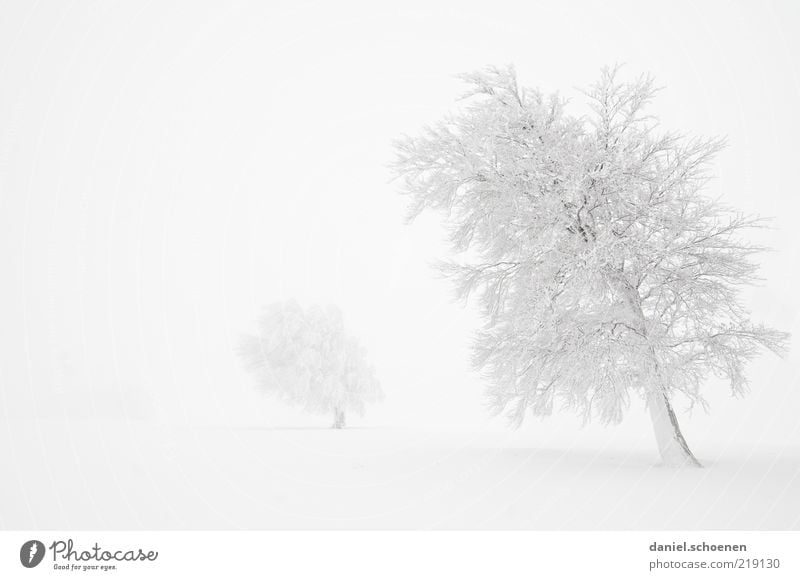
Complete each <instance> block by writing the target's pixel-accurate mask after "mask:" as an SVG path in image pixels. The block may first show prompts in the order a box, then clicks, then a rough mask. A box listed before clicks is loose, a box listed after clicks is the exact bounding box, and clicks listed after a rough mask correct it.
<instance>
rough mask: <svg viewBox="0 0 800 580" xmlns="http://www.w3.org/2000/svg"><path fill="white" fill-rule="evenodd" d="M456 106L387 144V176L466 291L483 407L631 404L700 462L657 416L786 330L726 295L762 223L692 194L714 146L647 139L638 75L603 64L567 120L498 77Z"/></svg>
mask: <svg viewBox="0 0 800 580" xmlns="http://www.w3.org/2000/svg"><path fill="white" fill-rule="evenodd" d="M464 79H465V80H466V81H467V83H468V84H469V86H470V90H469V92H468V93H467V95H466V96H465V99H466V104H465V107H464V108H463V109H461V110H460V111H459V112H458V113H456V114H453V115H450V116H448V117H446V118H445V119H444V120H443V121H441V122H440V123H438V124H436V125H435V126H431V127H427V128H425V129H424V131H422V133H421V134H420V135H419V136H411V137H405V138H403V139H400V140H399V141H398V142H397V144H396V148H397V158H396V161H395V163H394V169H395V171H396V174H397V176H398V177H400V178H402V183H403V184H404V193H405V194H407V195H408V196H409V197H410V199H411V211H410V218H411V219H413V217H415V216H416V215H418V214H419V213H420V212H422V211H424V210H426V209H433V210H441V212H442V213H443V214H444V219H445V222H446V224H447V226H448V232H449V237H450V241H451V242H452V245H453V250H454V255H455V259H454V260H452V261H450V262H446V263H444V264H443V265H442V269H443V271H444V273H445V274H446V275H447V276H448V277H449V278H451V279H452V280H453V282H454V283H455V285H456V288H457V290H458V294H459V295H460V296H461V297H463V298H466V297H468V296H470V295H471V294H473V293H475V294H477V296H478V298H479V302H480V305H481V306H482V312H483V315H484V317H485V327H484V328H483V329H482V330H481V331H480V332H479V333H478V336H477V339H476V344H475V352H474V358H475V364H476V365H477V366H478V367H479V368H480V369H482V370H483V371H485V373H486V375H487V377H488V380H489V381H490V384H489V387H488V396H489V399H490V403H491V405H492V406H493V408H494V409H495V410H496V411H497V412H498V413H501V412H505V413H507V414H508V416H509V417H510V418H511V419H512V420H513V421H514V422H516V423H517V424H519V423H521V422H522V421H523V419H524V417H525V415H526V413H527V412H529V411H531V412H532V413H533V414H535V415H547V414H550V413H551V411H552V409H553V407H554V405H556V404H559V405H562V406H565V407H568V408H572V409H575V410H577V411H578V412H579V413H580V414H582V415H583V417H584V419H586V420H588V419H589V418H590V417H592V416H598V417H599V418H600V419H601V420H602V421H603V422H606V423H610V422H618V421H620V420H621V418H622V416H623V412H624V411H625V409H626V408H627V407H628V406H629V405H630V401H631V398H633V397H641V398H642V399H643V400H644V401H645V403H646V406H647V408H648V409H649V413H650V417H651V418H652V422H653V425H654V430H655V435H656V440H657V444H658V448H659V451H660V454H661V457H662V460H663V461H664V462H665V463H667V464H687V463H688V464H692V465H699V462H698V461H697V459H696V458H695V457H694V455H693V454H692V452H691V451H690V449H689V446H688V445H687V443H686V441H685V439H684V437H683V435H682V434H681V431H680V428H679V426H678V421H677V418H676V415H675V412H674V411H673V401H674V399H675V397H676V395H678V394H681V395H684V396H685V397H686V398H688V401H690V402H691V404H695V403H700V404H702V405H704V406H705V403H704V400H703V397H702V395H701V388H702V386H703V383H704V381H705V380H706V378H707V377H708V376H709V375H711V374H714V375H717V376H721V377H725V378H726V379H727V380H728V381H729V383H730V388H731V390H732V391H733V393H735V394H739V393H742V392H743V391H744V390H745V389H746V379H745V374H744V367H745V363H746V362H747V361H748V360H749V359H751V358H752V357H753V356H754V355H756V354H757V352H758V351H759V350H760V349H761V348H762V347H764V348H767V349H769V350H772V351H775V352H781V351H782V349H783V348H784V346H785V343H786V341H787V339H788V337H787V335H786V334H784V333H781V332H778V331H776V330H773V329H770V328H767V327H765V326H763V325H760V324H756V323H754V322H752V321H751V320H750V319H749V318H748V313H747V312H746V310H745V308H743V305H742V302H741V300H740V296H739V291H740V289H741V288H742V286H743V285H746V284H749V283H752V282H754V281H755V280H756V270H757V266H756V264H755V263H754V261H753V257H754V255H755V254H757V253H758V252H759V251H761V250H762V248H760V247H758V246H757V245H754V244H752V243H749V242H748V241H747V240H746V238H745V236H743V235H742V234H744V233H745V232H746V230H748V229H750V228H758V227H761V226H763V225H764V222H763V221H762V220H761V219H759V218H757V217H750V216H746V215H742V214H740V213H737V212H735V211H733V210H731V209H729V208H728V207H726V206H725V205H724V204H722V203H721V202H720V201H719V200H716V199H712V198H711V197H710V196H708V195H707V194H706V193H705V192H704V186H705V185H706V183H707V180H708V169H709V164H710V163H711V161H712V159H713V158H714V156H715V154H717V152H719V151H720V149H721V147H722V145H723V144H722V142H721V141H720V140H717V139H702V138H694V137H687V136H684V135H680V134H676V133H662V132H660V131H659V130H658V128H657V123H656V121H655V120H654V119H653V118H652V117H650V116H648V114H647V113H646V111H645V109H646V106H647V105H648V103H649V102H650V101H651V99H652V98H653V96H654V94H655V92H656V91H655V89H654V86H653V82H652V80H651V79H650V78H647V77H642V78H640V79H638V80H636V81H634V82H621V81H619V80H618V74H617V71H616V70H609V69H607V70H604V71H603V72H602V74H601V76H600V79H599V81H598V82H597V83H596V84H595V85H594V86H592V87H591V88H590V89H588V90H587V91H586V92H585V95H586V97H587V100H588V103H589V105H590V109H589V110H590V111H591V113H589V114H588V115H586V116H581V117H576V116H572V115H570V114H568V113H567V112H566V111H565V101H564V100H562V99H561V98H560V97H559V96H557V95H551V96H545V95H543V94H542V93H541V92H539V91H537V90H533V89H528V88H522V87H520V86H518V84H517V79H516V75H515V73H514V71H513V69H510V68H509V69H494V68H492V69H487V70H485V71H482V72H479V73H476V74H470V75H465V76H464Z"/></svg>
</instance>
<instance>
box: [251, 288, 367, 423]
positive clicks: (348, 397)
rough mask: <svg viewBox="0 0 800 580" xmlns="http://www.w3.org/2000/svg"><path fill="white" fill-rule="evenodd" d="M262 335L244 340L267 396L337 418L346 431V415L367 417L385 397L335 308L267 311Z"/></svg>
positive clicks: (289, 306)
mask: <svg viewBox="0 0 800 580" xmlns="http://www.w3.org/2000/svg"><path fill="white" fill-rule="evenodd" d="M257 326H258V330H257V333H256V334H253V335H247V336H245V337H243V338H242V340H241V343H240V345H239V354H240V356H241V357H242V361H243V362H244V365H245V368H246V369H247V370H248V371H250V372H251V373H252V374H253V376H254V377H255V379H256V384H257V386H258V388H259V389H260V390H261V391H263V392H266V393H270V394H272V395H275V396H276V397H278V398H280V399H282V400H284V401H286V402H288V403H289V404H292V405H295V406H299V407H302V408H303V409H305V410H306V411H308V412H311V413H319V414H332V415H333V427H334V428H336V429H342V428H344V426H345V422H346V413H347V412H355V413H357V414H359V415H363V414H364V410H365V405H366V404H367V403H372V402H376V401H379V400H381V399H382V398H383V392H382V391H381V388H380V384H379V382H378V380H377V378H376V377H375V373H374V370H373V368H372V366H370V365H369V364H368V362H367V358H366V352H365V350H364V349H363V347H361V346H360V345H359V343H358V341H357V340H356V339H355V338H353V337H351V336H348V335H347V334H346V333H345V329H344V324H343V322H342V314H341V312H340V311H339V309H338V308H337V307H335V306H328V307H327V308H320V307H312V308H309V309H308V310H303V308H301V307H300V306H299V305H298V304H297V303H296V302H293V301H290V302H279V303H276V304H272V305H270V306H268V307H266V308H265V309H264V312H263V314H262V316H261V317H260V318H259V320H258V325H257Z"/></svg>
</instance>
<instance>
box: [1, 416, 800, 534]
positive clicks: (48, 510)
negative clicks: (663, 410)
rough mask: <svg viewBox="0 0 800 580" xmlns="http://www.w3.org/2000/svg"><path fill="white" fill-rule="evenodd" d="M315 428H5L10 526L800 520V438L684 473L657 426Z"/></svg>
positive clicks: (585, 525)
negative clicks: (616, 432) (656, 433)
mask: <svg viewBox="0 0 800 580" xmlns="http://www.w3.org/2000/svg"><path fill="white" fill-rule="evenodd" d="M314 425H316V424H313V423H312V426H310V427H302V426H296V427H289V426H287V427H275V426H273V427H259V426H250V427H244V426H239V427H188V426H184V427H180V428H178V427H174V426H170V425H163V424H162V425H157V424H150V423H118V422H110V421H107V422H73V423H70V424H66V423H59V422H36V423H14V424H6V425H3V427H6V428H5V429H3V431H5V434H4V435H3V436H2V437H0V462H2V465H3V466H4V469H3V477H2V478H0V527H2V528H5V529H19V528H38V529H43V528H44V529H54V528H58V529H64V528H67V529H129V528H132V529H137V528H150V529H165V528H166V529H197V528H213V529H226V528H247V529H269V528H279V529H297V528H299V529H318V528H319V529H351V528H359V529H364V528H370V529H371V528H388V529H429V528H446V529H454V528H455V529H480V528H489V529H518V528H521V529H759V530H766V529H798V528H800V462H799V461H798V457H800V450H798V449H797V448H794V447H783V448H781V447H764V448H758V449H757V450H756V451H747V452H743V451H742V449H740V448H737V449H736V450H733V449H731V448H730V446H725V445H718V446H714V445H706V446H704V447H701V448H700V452H699V453H698V455H699V456H700V459H701V460H703V461H704V462H705V464H706V467H705V468H704V469H699V470H698V469H684V470H675V469H670V468H662V467H657V466H655V465H654V464H655V463H656V453H655V447H654V444H653V442H652V441H651V434H650V433H643V436H642V438H641V440H640V441H639V443H638V444H635V445H633V446H631V445H630V441H627V442H626V443H625V445H624V446H623V445H616V444H615V443H614V440H613V437H611V438H600V437H587V436H585V434H584V435H582V436H577V435H576V436H575V437H573V438H572V439H569V438H566V439H565V438H563V437H561V438H560V439H559V440H558V441H556V440H555V439H546V440H534V438H532V437H531V433H530V432H529V431H525V430H524V429H523V430H520V431H505V430H491V429H486V428H483V427H481V428H472V429H466V428H449V429H447V428H440V429H432V428H415V429H411V428H399V427H395V428H391V427H383V428H382V427H366V426H362V427H359V426H356V427H352V428H349V429H346V430H343V431H334V430H330V429H327V428H325V427H324V426H323V425H322V423H320V424H319V426H314ZM576 433H577V432H576ZM726 447H727V448H726ZM754 449H755V448H754Z"/></svg>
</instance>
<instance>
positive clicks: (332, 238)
mask: <svg viewBox="0 0 800 580" xmlns="http://www.w3.org/2000/svg"><path fill="white" fill-rule="evenodd" d="M799 12H800V9H798V7H797V6H796V5H794V4H793V3H792V2H789V1H783V2H764V3H758V4H756V3H748V2H738V1H712V2H704V3H702V4H698V3H694V2H689V1H679V2H676V3H672V4H670V5H669V6H668V7H667V6H663V5H655V4H649V3H640V2H633V1H629V2H628V1H613V2H604V3H589V2H573V3H564V2H559V1H552V2H551V1H537V2H529V3H519V2H503V1H500V2H493V3H491V5H487V4H486V3H485V2H449V1H448V2H437V3H433V5H432V3H430V2H421V1H415V0H411V1H407V2H402V3H395V4H394V5H389V4H383V5H382V4H377V3H371V2H338V3H336V5H335V6H334V5H330V4H327V3H322V2H306V3H297V2H269V3H258V2H225V3H210V2H170V3H157V4H156V3H139V2H99V1H97V2H44V3H27V2H4V3H3V5H2V17H0V87H2V90H0V266H1V267H2V275H3V278H2V286H0V328H1V329H2V330H1V331H0V427H1V429H0V440H2V441H3V443H2V444H0V451H1V450H2V449H3V447H5V448H6V449H5V450H4V451H2V453H6V454H9V456H11V455H13V456H14V457H17V455H15V454H18V453H19V450H20V449H25V448H27V449H29V450H30V453H33V454H34V455H35V457H37V458H40V459H42V460H43V461H44V462H47V461H50V460H52V457H51V453H54V452H52V451H51V449H52V448H51V444H52V441H53V440H54V439H58V438H59V437H61V436H62V435H63V433H64V431H63V428H64V427H63V426H64V425H67V426H69V425H80V424H83V425H86V424H90V425H96V426H98V427H97V429H98V431H97V432H98V433H102V430H103V429H105V428H106V427H104V426H103V425H106V424H109V423H111V424H114V423H119V424H140V423H141V424H156V425H170V426H183V427H186V426H192V427H197V428H208V429H225V428H241V427H248V428H249V427H254V426H298V427H303V426H327V425H328V423H329V421H330V418H329V417H314V416H308V415H305V414H303V413H301V412H298V411H295V410H292V409H288V408H286V407H284V406H283V405H281V404H280V403H278V402H276V401H274V400H272V399H270V398H267V397H264V396H262V395H260V394H259V393H258V392H257V391H256V390H255V389H254V387H253V383H252V380H251V378H250V377H249V376H248V375H247V374H246V373H245V372H244V371H243V370H242V367H241V364H240V361H239V360H238V359H237V357H236V354H235V352H234V346H235V344H236V342H237V341H238V339H239V336H240V335H241V334H242V333H244V332H248V331H251V330H252V328H253V321H254V320H255V318H256V317H257V315H258V314H259V311H260V308H261V306H262V305H265V304H268V303H270V302H274V301H277V300H283V299H287V298H296V299H298V300H299V301H300V302H301V303H302V304H306V305H308V304H315V303H319V304H327V303H335V304H337V305H339V306H340V307H341V309H342V311H343V313H344V316H345V324H346V326H347V328H348V331H349V332H350V333H352V334H353V335H354V336H357V337H358V338H359V340H360V341H361V342H362V344H363V345H364V346H365V347H366V348H367V350H368V352H369V356H370V358H371V360H372V362H373V363H374V364H375V367H376V371H377V374H378V377H379V378H380V380H381V383H382V388H383V390H384V392H385V394H386V400H385V402H384V403H383V404H381V405H379V406H374V407H371V408H369V409H368V411H367V415H366V417H365V418H364V419H357V418H355V417H353V418H352V419H351V420H350V423H351V424H352V425H354V426H356V427H358V426H362V427H369V426H372V427H397V426H436V427H437V428H447V426H453V427H454V428H455V427H458V428H459V429H461V430H462V432H469V433H472V434H473V435H474V436H475V437H476V438H480V434H481V433H485V432H489V431H492V432H494V431H497V432H498V433H504V434H505V433H506V431H505V429H506V426H505V422H504V420H503V419H502V418H491V417H489V416H487V413H486V412H485V409H484V406H483V384H482V381H481V378H480V376H479V375H478V374H477V373H475V372H473V371H472V370H471V368H470V365H469V361H468V357H469V346H470V341H471V338H472V334H473V331H474V330H476V329H477V328H478V325H479V321H478V318H477V316H476V315H475V312H474V311H473V310H472V309H471V307H470V306H466V307H465V306H464V305H461V304H458V303H454V302H453V301H452V300H451V289H450V287H449V285H448V284H447V283H446V282H445V281H443V280H441V279H438V277H437V276H436V275H435V272H434V271H433V269H432V268H431V265H432V264H433V262H434V261H435V260H436V259H438V258H442V257H444V256H445V246H444V243H443V230H442V228H441V227H440V225H439V224H438V223H437V221H436V220H435V219H433V218H432V217H430V216H423V217H422V218H420V219H419V220H418V221H417V222H415V224H414V225H413V226H407V225H406V224H405V223H404V221H403V216H404V214H405V205H406V200H405V199H404V198H403V197H402V196H400V195H399V194H398V193H397V190H398V187H397V184H393V183H391V182H390V178H391V175H390V171H389V169H388V168H387V164H388V163H389V162H390V161H391V159H392V156H393V152H392V140H393V139H395V138H397V137H399V136H400V135H402V134H403V133H415V132H418V130H419V129H420V128H421V127H422V126H423V125H424V124H426V123H432V122H435V121H436V120H438V119H439V118H440V117H441V116H442V115H443V114H445V113H446V112H447V111H449V110H452V109H453V108H454V107H457V106H458V104H457V103H456V99H457V98H458V96H459V95H461V94H462V93H463V91H464V86H463V85H462V83H461V81H459V80H458V79H457V78H456V76H455V75H457V74H458V73H462V72H470V71H473V70H475V69H478V68H481V67H484V66H486V65H490V64H493V65H504V64H507V63H513V64H514V65H515V67H516V69H517V72H518V76H519V79H520V83H521V84H523V85H526V86H535V87H540V88H541V89H542V90H544V91H547V92H550V91H554V90H559V91H561V92H562V94H563V95H564V96H565V97H568V98H571V99H572V100H573V106H572V108H571V111H572V112H575V113H580V107H581V102H582V97H581V95H580V93H579V91H578V89H580V88H582V87H586V86H587V85H589V84H591V83H593V82H594V81H595V79H596V78H597V76H598V74H599V71H600V69H601V67H602V66H604V65H607V64H614V63H622V64H624V68H623V69H622V76H623V77H630V76H634V75H639V74H643V73H651V74H652V75H654V77H655V79H656V83H657V84H658V85H660V86H663V87H665V88H664V90H663V91H662V92H661V94H660V95H659V97H658V98H657V100H656V101H655V103H654V105H653V107H652V109H651V110H652V112H653V113H654V114H657V115H658V116H659V117H660V119H661V121H662V125H663V128H664V129H665V130H681V131H686V132H687V133H690V134H696V135H707V136H713V135H727V136H728V139H729V146H728V148H727V149H726V150H725V151H724V152H723V153H722V154H721V155H720V156H719V157H718V159H717V161H716V163H715V166H714V170H715V173H716V178H715V179H714V181H712V182H711V183H710V184H709V192H710V193H711V194H712V195H720V196H723V197H724V199H725V200H726V201H727V202H728V203H730V204H731V205H733V206H734V207H737V208H739V209H741V210H742V211H745V212H749V213H758V214H762V215H770V216H774V217H775V220H774V229H773V230H770V231H762V232H757V233H755V234H754V238H755V239H756V240H758V241H760V242H763V243H765V244H768V245H770V246H771V247H773V248H774V250H775V251H774V252H772V253H770V254H766V255H765V256H764V258H763V268H762V270H761V275H762V276H763V277H764V279H765V282H764V283H763V285H762V286H761V287H758V288H753V289H747V290H746V294H745V297H746V301H747V303H748V304H749V306H750V307H751V310H752V313H753V318H754V319H755V320H758V321H762V322H764V323H766V324H768V325H771V326H774V327H776V328H778V329H781V330H784V331H789V332H792V333H793V335H794V339H795V341H794V342H795V343H796V340H797V337H800V321H799V320H798V304H797V301H798V290H799V289H800V285H799V282H800V259H799V258H800V241H799V240H798V236H797V223H796V221H797V219H798V217H797V216H798V211H799V210H800V201H798V200H799V199H800V198H799V197H798V195H797V179H796V165H797V158H798V153H800V148H799V147H798V135H799V134H800V108H798V106H797V103H798V97H800V76H799V75H800V61H798V58H797V55H798V54H800V40H799V39H798V37H797V35H796V34H795V31H796V27H797V24H798V16H799V15H800V14H799ZM798 352H799V351H798V349H797V348H796V346H794V347H792V348H791V351H790V354H789V355H788V356H787V357H786V358H785V359H782V360H781V359H778V358H777V357H774V356H772V355H768V354H765V355H764V356H762V357H761V358H759V359H758V360H757V361H756V362H755V363H753V364H752V365H750V367H749V377H750V379H751V393H750V394H749V395H748V396H747V397H746V398H742V399H731V398H730V397H729V394H728V389H727V387H726V385H725V384H724V383H723V382H721V381H713V380H712V381H709V383H708V385H707V389H706V391H705V393H706V395H707V398H708V400H709V402H710V403H711V413H710V414H705V413H704V412H703V411H702V410H701V409H695V410H694V412H693V413H692V414H691V415H688V414H686V413H684V412H683V411H684V407H683V405H682V404H681V402H680V401H678V403H677V406H676V408H677V410H679V411H680V412H681V414H680V420H681V422H682V427H683V430H684V434H685V435H686V437H687V439H688V441H689V443H690V445H691V446H692V447H693V448H694V449H695V452H696V453H697V454H698V456H700V457H702V456H704V454H705V455H708V453H710V452H711V449H712V444H713V445H717V446H718V447H714V449H717V448H719V446H722V447H724V448H732V449H736V448H738V449H742V450H743V453H744V456H745V457H746V456H747V454H748V453H751V452H754V451H755V450H763V449H768V450H770V451H769V453H770V454H772V455H773V456H776V457H777V456H780V455H781V454H793V456H795V457H796V456H797V455H798V453H800V427H798V425H800V422H799V421H798V419H797V417H798V411H800V392H798V386H799V383H800V372H798V371H800V358H799V357H800V355H799V354H798ZM504 436H506V435H504ZM507 436H508V437H512V436H513V437H514V438H515V439H514V440H515V441H518V442H519V441H523V442H524V444H525V445H527V446H536V445H537V444H538V443H539V442H542V441H552V440H554V438H558V437H559V436H560V437H561V441H562V445H563V446H565V447H567V448H568V447H570V446H574V447H575V448H580V447H585V448H589V449H593V448H597V447H603V446H606V445H611V446H613V445H616V446H617V447H618V448H620V449H624V448H626V447H627V446H629V445H631V444H632V442H636V443H637V444H642V445H644V446H645V447H647V446H650V447H652V449H653V453H655V451H654V450H655V443H654V442H653V441H651V440H652V428H651V426H650V423H649V419H648V417H647V416H646V415H645V412H644V405H643V402H641V401H637V400H634V401H633V404H632V407H631V410H630V412H629V413H628V415H627V416H626V418H625V420H624V422H623V423H622V424H621V425H620V426H613V427H608V428H604V427H602V426H599V425H590V426H588V427H585V428H581V425H580V422H579V420H578V419H577V418H575V417H573V416H571V415H569V414H556V415H554V416H553V417H551V418H549V419H546V420H545V421H538V420H532V419H531V420H529V421H528V422H526V424H525V425H523V427H522V428H521V429H520V431H518V432H516V433H514V434H513V435H512V434H509V435H507ZM15 450H16V451H15ZM11 464H12V465H13V462H12V463H11ZM20 477H21V478H22V479H21V481H24V478H25V475H24V474H23V475H22V476H20ZM0 523H2V522H0Z"/></svg>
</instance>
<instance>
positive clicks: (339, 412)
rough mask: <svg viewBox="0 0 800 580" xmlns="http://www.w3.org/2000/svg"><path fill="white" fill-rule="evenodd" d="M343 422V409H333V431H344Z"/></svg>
mask: <svg viewBox="0 0 800 580" xmlns="http://www.w3.org/2000/svg"><path fill="white" fill-rule="evenodd" d="M344 426H345V420H344V409H340V408H339V407H335V408H334V409H333V425H332V427H333V428H334V429H344Z"/></svg>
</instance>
